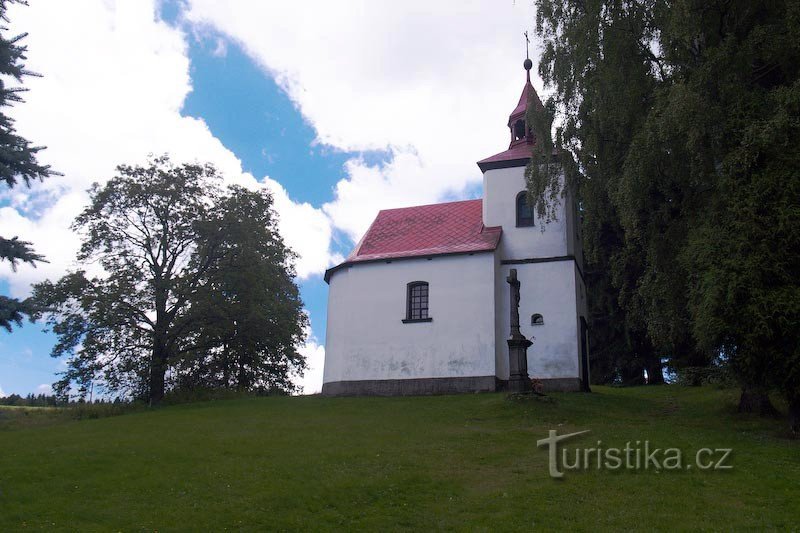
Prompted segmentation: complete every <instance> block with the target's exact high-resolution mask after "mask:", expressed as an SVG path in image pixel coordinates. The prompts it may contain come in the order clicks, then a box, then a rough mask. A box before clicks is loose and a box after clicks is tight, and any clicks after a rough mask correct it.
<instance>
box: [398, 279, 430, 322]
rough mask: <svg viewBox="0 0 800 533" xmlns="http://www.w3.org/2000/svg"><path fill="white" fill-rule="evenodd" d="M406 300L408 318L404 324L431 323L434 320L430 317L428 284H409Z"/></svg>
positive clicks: (419, 282)
mask: <svg viewBox="0 0 800 533" xmlns="http://www.w3.org/2000/svg"><path fill="white" fill-rule="evenodd" d="M406 298H407V299H406V318H405V319H404V320H403V322H405V323H409V322H430V321H431V320H433V319H432V318H431V317H429V316H428V283H427V282H425V281H413V282H411V283H409V284H408V289H407V297H406Z"/></svg>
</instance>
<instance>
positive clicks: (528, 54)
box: [523, 30, 531, 59]
mask: <svg viewBox="0 0 800 533" xmlns="http://www.w3.org/2000/svg"><path fill="white" fill-rule="evenodd" d="M523 35H524V36H525V59H530V58H531V57H530V52H529V51H528V45H529V44H531V40H530V39H529V38H528V30H525V33H523Z"/></svg>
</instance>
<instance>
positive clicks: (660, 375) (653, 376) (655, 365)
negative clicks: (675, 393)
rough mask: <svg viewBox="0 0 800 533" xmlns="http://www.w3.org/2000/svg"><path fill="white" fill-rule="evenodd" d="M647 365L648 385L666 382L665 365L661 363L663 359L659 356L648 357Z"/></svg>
mask: <svg viewBox="0 0 800 533" xmlns="http://www.w3.org/2000/svg"><path fill="white" fill-rule="evenodd" d="M645 367H646V369H647V384H648V385H663V384H664V366H663V365H662V364H661V359H660V358H659V357H656V356H652V357H648V358H647V361H645Z"/></svg>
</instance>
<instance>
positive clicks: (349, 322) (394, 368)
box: [323, 253, 574, 383]
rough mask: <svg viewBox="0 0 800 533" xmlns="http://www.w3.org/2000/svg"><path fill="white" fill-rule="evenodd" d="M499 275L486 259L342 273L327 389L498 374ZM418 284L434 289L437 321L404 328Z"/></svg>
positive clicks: (456, 258)
mask: <svg viewBox="0 0 800 533" xmlns="http://www.w3.org/2000/svg"><path fill="white" fill-rule="evenodd" d="M494 268H495V257H494V254H492V253H479V254H474V255H452V256H440V257H433V258H432V259H430V260H428V259H424V258H422V259H403V260H395V261H393V262H391V263H388V264H387V263H386V262H376V263H363V264H355V265H352V266H350V267H346V268H343V269H341V270H338V271H337V272H335V273H334V274H333V276H332V277H331V279H330V287H329V293H328V327H327V336H326V342H325V369H324V372H323V382H324V383H330V382H334V381H351V380H367V379H407V378H432V377H467V376H491V375H494V374H495V358H494V354H495V339H494V329H495V316H494V287H493V284H492V280H493V279H494ZM412 281H427V282H428V283H429V284H430V285H429V316H430V317H432V318H433V321H432V322H420V323H411V324H404V323H403V322H402V319H404V318H405V313H406V286H407V284H408V283H410V282H412ZM573 301H574V300H573Z"/></svg>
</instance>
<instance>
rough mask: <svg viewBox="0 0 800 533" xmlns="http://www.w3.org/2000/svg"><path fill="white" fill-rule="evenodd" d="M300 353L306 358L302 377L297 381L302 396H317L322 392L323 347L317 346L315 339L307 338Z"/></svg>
mask: <svg viewBox="0 0 800 533" xmlns="http://www.w3.org/2000/svg"><path fill="white" fill-rule="evenodd" d="M309 333H310V332H309ZM300 353H301V354H302V355H303V356H304V357H305V358H306V364H307V365H308V368H306V371H305V373H304V374H303V377H302V378H300V379H298V380H297V383H298V384H299V385H300V387H301V388H302V393H303V394H317V393H319V392H321V391H322V370H323V367H324V365H325V346H324V345H322V344H319V342H318V341H317V339H316V338H314V337H313V336H309V338H308V340H307V341H306V344H305V346H303V347H302V348H301V349H300Z"/></svg>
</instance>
